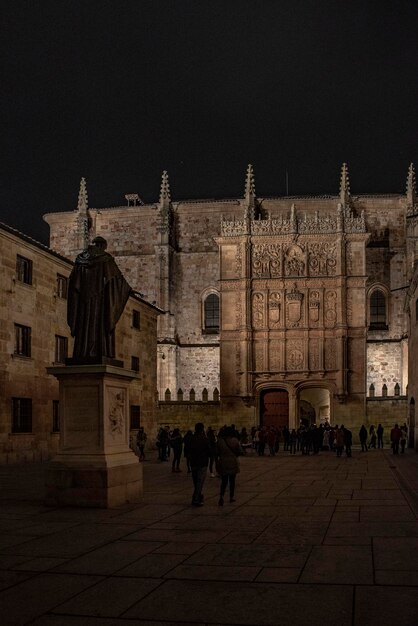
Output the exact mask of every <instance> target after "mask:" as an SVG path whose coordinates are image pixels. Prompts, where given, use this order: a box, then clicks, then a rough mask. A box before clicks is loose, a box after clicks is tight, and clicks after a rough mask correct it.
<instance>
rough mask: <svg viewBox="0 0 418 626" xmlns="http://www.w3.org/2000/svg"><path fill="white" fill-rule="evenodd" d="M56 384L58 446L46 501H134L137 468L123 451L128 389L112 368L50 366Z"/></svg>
mask: <svg viewBox="0 0 418 626" xmlns="http://www.w3.org/2000/svg"><path fill="white" fill-rule="evenodd" d="M47 371H48V374H53V375H54V376H55V377H56V378H58V380H59V385H60V431H61V433H60V446H59V452H58V454H57V456H55V457H54V458H53V459H52V461H51V462H50V463H49V466H48V469H47V473H46V503H47V504H48V505H53V506H57V505H58V506H86V507H104V508H106V507H114V506H119V505H121V504H124V503H126V502H133V501H135V500H138V498H139V496H140V494H141V493H142V465H141V464H140V463H139V461H138V458H137V456H136V455H135V454H134V453H133V452H132V450H131V449H130V447H129V385H130V383H131V381H132V380H133V379H134V378H137V377H138V374H137V373H136V372H133V371H131V370H126V369H123V368H121V367H114V366H112V365H105V364H103V365H73V366H61V367H50V368H48V369H47Z"/></svg>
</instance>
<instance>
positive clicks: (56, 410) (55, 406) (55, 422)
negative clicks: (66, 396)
mask: <svg viewBox="0 0 418 626" xmlns="http://www.w3.org/2000/svg"><path fill="white" fill-rule="evenodd" d="M59 431H60V402H59V400H52V432H53V433H59Z"/></svg>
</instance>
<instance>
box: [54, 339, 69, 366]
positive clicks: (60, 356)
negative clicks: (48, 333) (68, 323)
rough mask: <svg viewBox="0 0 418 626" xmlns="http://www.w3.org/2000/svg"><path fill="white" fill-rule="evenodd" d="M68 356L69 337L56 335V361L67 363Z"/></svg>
mask: <svg viewBox="0 0 418 626" xmlns="http://www.w3.org/2000/svg"><path fill="white" fill-rule="evenodd" d="M67 356H68V339H67V337H61V336H60V335H55V363H65V359H66V358H67Z"/></svg>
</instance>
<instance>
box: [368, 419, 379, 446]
mask: <svg viewBox="0 0 418 626" xmlns="http://www.w3.org/2000/svg"><path fill="white" fill-rule="evenodd" d="M369 436H370V444H369V448H374V449H375V450H376V439H377V437H376V429H375V427H374V425H373V424H372V425H371V426H370V428H369Z"/></svg>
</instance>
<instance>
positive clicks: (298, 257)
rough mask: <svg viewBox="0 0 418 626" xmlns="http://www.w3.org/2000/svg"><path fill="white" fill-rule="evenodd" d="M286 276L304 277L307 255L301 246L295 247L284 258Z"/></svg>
mask: <svg viewBox="0 0 418 626" xmlns="http://www.w3.org/2000/svg"><path fill="white" fill-rule="evenodd" d="M284 273H285V276H304V275H305V274H306V269H305V254H304V252H303V250H302V248H301V247H300V246H297V245H293V246H290V247H289V248H288V249H287V250H286V254H285V257H284Z"/></svg>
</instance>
